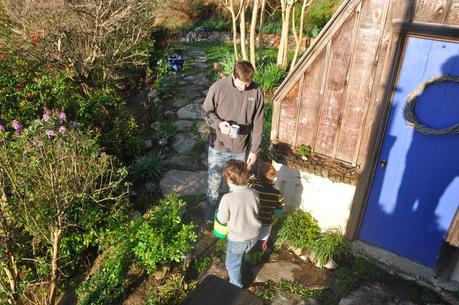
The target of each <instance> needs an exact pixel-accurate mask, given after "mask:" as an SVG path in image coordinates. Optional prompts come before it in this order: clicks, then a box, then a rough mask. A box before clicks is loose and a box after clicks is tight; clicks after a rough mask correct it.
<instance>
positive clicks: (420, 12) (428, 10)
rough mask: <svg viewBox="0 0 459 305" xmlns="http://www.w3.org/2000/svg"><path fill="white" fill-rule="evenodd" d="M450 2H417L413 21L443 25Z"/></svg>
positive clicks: (432, 0) (431, 0) (429, 0)
mask: <svg viewBox="0 0 459 305" xmlns="http://www.w3.org/2000/svg"><path fill="white" fill-rule="evenodd" d="M449 2H450V0H418V1H417V2H416V10H415V15H414V20H415V21H421V22H431V23H443V22H444V20H445V19H446V15H447V12H448V7H449V4H450V3H449Z"/></svg>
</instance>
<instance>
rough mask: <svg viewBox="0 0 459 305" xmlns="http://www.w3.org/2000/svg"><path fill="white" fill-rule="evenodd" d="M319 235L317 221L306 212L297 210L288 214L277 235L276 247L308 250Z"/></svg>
mask: <svg viewBox="0 0 459 305" xmlns="http://www.w3.org/2000/svg"><path fill="white" fill-rule="evenodd" d="M319 234H320V227H319V225H318V224H317V221H316V220H315V219H314V218H313V217H312V216H311V214H309V213H308V212H303V211H301V210H297V211H295V212H293V213H292V214H290V215H289V216H288V217H287V218H286V219H285V221H284V223H283V224H282V226H281V228H280V229H279V232H278V233H277V240H276V246H277V247H280V246H282V245H285V246H287V247H295V248H300V249H302V250H308V249H309V248H310V246H311V244H312V243H313V242H314V240H315V239H317V237H318V236H319Z"/></svg>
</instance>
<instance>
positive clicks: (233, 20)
mask: <svg viewBox="0 0 459 305" xmlns="http://www.w3.org/2000/svg"><path fill="white" fill-rule="evenodd" d="M231 19H232V24H233V49H234V58H235V59H236V60H239V53H238V51H237V24H236V21H237V20H236V15H235V14H234V10H232V11H231Z"/></svg>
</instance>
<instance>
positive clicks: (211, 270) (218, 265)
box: [198, 257, 228, 281]
mask: <svg viewBox="0 0 459 305" xmlns="http://www.w3.org/2000/svg"><path fill="white" fill-rule="evenodd" d="M211 274H212V275H216V276H218V277H219V278H222V279H225V280H226V279H228V271H227V270H226V267H225V264H224V263H223V262H222V261H221V259H220V258H218V257H214V258H213V259H212V263H211V264H210V266H209V267H208V268H207V269H206V270H204V271H203V272H201V273H200V274H199V275H198V281H202V280H203V279H204V278H205V277H206V276H208V275H211Z"/></svg>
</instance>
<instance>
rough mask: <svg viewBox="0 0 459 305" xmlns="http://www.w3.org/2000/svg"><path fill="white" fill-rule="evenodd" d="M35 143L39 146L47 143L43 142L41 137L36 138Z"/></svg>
mask: <svg viewBox="0 0 459 305" xmlns="http://www.w3.org/2000/svg"><path fill="white" fill-rule="evenodd" d="M33 144H35V146H38V147H43V146H44V145H45V144H44V143H43V141H42V140H40V139H35V140H34V141H33Z"/></svg>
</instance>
